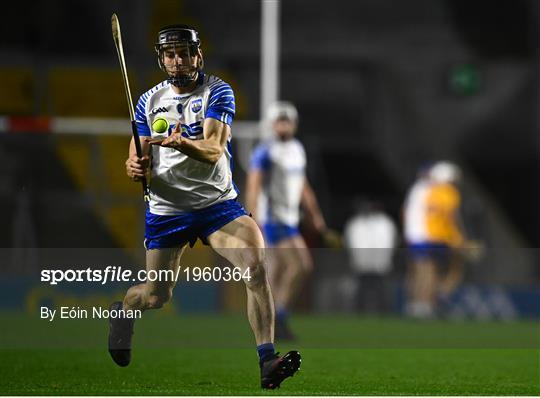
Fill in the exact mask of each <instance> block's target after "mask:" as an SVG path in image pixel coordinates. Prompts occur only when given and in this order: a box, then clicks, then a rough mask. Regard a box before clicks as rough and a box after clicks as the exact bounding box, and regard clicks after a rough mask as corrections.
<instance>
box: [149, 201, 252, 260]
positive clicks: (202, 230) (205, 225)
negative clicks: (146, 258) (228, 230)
mask: <svg viewBox="0 0 540 398" xmlns="http://www.w3.org/2000/svg"><path fill="white" fill-rule="evenodd" d="M244 215H246V211H245V210H244V208H243V207H242V205H241V204H240V203H238V202H237V201H236V199H231V200H226V201H224V202H221V203H218V204H215V205H212V206H209V207H206V208H204V209H200V210H194V211H191V212H187V213H182V214H178V215H174V216H159V215H157V214H152V213H150V211H149V210H147V211H146V225H145V231H144V238H145V239H144V247H146V249H147V250H150V249H164V248H169V247H179V246H184V245H185V244H186V243H189V244H190V246H191V247H193V245H194V244H195V242H196V241H197V238H199V239H200V240H201V241H202V242H203V243H204V244H205V245H207V244H208V241H207V238H208V236H209V235H211V234H212V233H214V232H216V231H217V230H218V229H220V228H221V227H223V226H225V225H227V224H228V223H230V222H231V221H233V220H234V219H236V218H238V217H241V216H244Z"/></svg>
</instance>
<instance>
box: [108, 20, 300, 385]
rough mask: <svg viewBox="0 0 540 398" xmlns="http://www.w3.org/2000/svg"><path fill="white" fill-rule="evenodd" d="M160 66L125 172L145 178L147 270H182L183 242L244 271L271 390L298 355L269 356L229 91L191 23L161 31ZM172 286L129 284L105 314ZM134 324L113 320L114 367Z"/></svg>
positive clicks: (258, 257)
mask: <svg viewBox="0 0 540 398" xmlns="http://www.w3.org/2000/svg"><path fill="white" fill-rule="evenodd" d="M156 51H157V53H158V62H159V65H160V67H161V69H162V70H163V71H164V72H166V73H167V75H168V79H167V80H166V81H164V82H162V83H160V84H158V85H156V86H155V87H153V88H152V89H150V90H148V91H147V92H146V93H144V94H143V95H142V96H141V97H140V99H139V101H138V103H137V107H136V124H137V128H138V132H139V135H140V137H141V147H142V150H143V154H144V156H143V157H141V158H139V157H138V156H137V154H136V150H135V144H134V141H133V139H132V142H131V145H130V149H129V158H128V160H127V161H126V172H127V175H128V176H129V177H130V178H131V179H132V180H134V181H139V180H140V179H141V178H142V177H143V176H147V177H149V178H148V180H149V190H150V202H149V206H148V208H147V211H146V223H145V247H146V249H147V250H146V267H147V270H161V269H170V270H173V271H174V272H175V271H176V270H177V269H178V267H179V266H180V265H179V262H180V258H181V256H182V252H183V250H184V248H185V247H186V245H187V244H190V245H193V244H194V243H195V241H196V240H197V239H201V240H202V242H203V243H205V244H208V245H210V246H211V247H212V248H213V249H214V250H215V251H216V252H217V253H219V254H220V255H221V256H223V257H225V258H226V259H227V260H229V261H230V262H231V263H232V264H233V265H234V266H235V267H238V268H240V269H241V271H242V274H243V275H248V276H247V277H246V278H244V282H245V283H246V288H247V289H246V290H247V297H248V299H247V302H248V309H247V312H248V318H249V321H250V325H251V327H252V329H253V333H254V335H255V340H256V342H257V352H258V354H259V364H260V367H261V386H262V387H263V388H276V387H279V385H280V383H281V382H282V381H283V380H284V379H285V378H287V377H289V376H291V375H292V374H294V373H295V372H296V371H297V370H298V368H299V366H300V354H299V353H298V352H296V351H291V352H289V353H287V354H286V355H284V356H283V357H279V356H277V355H276V353H275V350H274V344H273V340H274V336H273V322H274V307H273V302H272V294H271V291H270V286H269V283H268V279H267V276H266V271H265V267H264V240H263V237H262V234H261V232H260V230H259V228H258V226H257V224H256V223H255V221H254V220H253V219H252V218H250V217H249V216H247V215H246V212H245V211H244V208H243V207H242V206H241V205H240V204H239V203H238V202H237V196H238V192H237V190H236V188H235V185H234V183H233V181H232V172H231V148H230V140H231V124H232V121H233V118H234V114H235V102H234V93H233V90H232V89H231V87H230V86H229V85H228V84H227V83H226V82H224V81H223V80H221V79H219V78H217V77H215V76H211V75H206V74H204V73H203V54H202V51H201V48H200V41H199V37H198V33H197V32H196V31H195V30H194V29H193V28H192V27H189V26H187V25H173V26H167V27H165V28H163V29H161V30H160V31H159V34H158V42H157V44H156ZM175 282H176V281H170V280H164V281H155V282H150V281H147V282H146V283H142V284H139V285H136V286H133V287H131V288H130V289H129V290H128V292H127V294H126V296H125V298H124V301H123V302H116V303H113V305H112V306H111V309H117V310H118V309H125V310H135V309H139V310H147V309H156V308H161V307H162V306H163V305H164V304H165V303H167V302H168V301H169V300H170V299H171V296H172V290H173V288H174V286H175ZM133 326H134V325H133V319H127V318H117V319H111V320H110V332H109V352H110V354H111V356H112V358H113V360H114V361H115V362H116V363H117V364H118V365H120V366H127V365H128V364H129V362H130V360H131V335H132V333H133Z"/></svg>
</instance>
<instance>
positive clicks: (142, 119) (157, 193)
mask: <svg viewBox="0 0 540 398" xmlns="http://www.w3.org/2000/svg"><path fill="white" fill-rule="evenodd" d="M234 112H235V104H234V93H233V91H232V89H231V87H230V86H229V85H228V84H227V83H225V82H224V81H223V80H221V79H219V78H217V77H215V76H210V75H204V74H202V73H201V74H200V76H199V78H198V85H197V87H196V88H195V90H193V91H192V92H191V93H188V94H177V93H175V92H174V90H173V89H172V87H171V85H170V84H169V83H167V81H164V82H162V83H160V84H158V85H157V86H155V87H153V88H152V89H150V90H148V91H147V92H146V93H145V94H143V95H142V96H141V97H140V99H139V102H138V103H137V109H136V115H135V120H136V123H137V128H138V131H139V135H140V136H151V137H152V138H166V137H167V136H169V135H170V134H171V131H172V130H173V129H174V127H175V126H176V124H177V123H181V126H182V135H183V136H184V137H187V138H189V139H192V140H200V139H202V138H203V123H204V119H205V118H207V117H211V118H214V119H217V120H219V121H221V122H223V123H227V124H229V125H230V124H231V123H232V120H233V117H234ZM156 118H165V119H166V120H167V121H168V123H169V126H170V127H169V129H168V131H165V132H162V133H158V132H156V131H153V130H152V124H153V122H154V120H155V119H156ZM230 140H231V137H228V142H227V147H226V148H225V151H224V153H223V155H222V156H221V158H220V159H219V160H218V161H217V163H215V164H208V163H204V162H201V161H198V160H195V159H193V158H191V157H189V156H187V155H185V154H183V153H182V152H180V151H178V150H176V149H172V148H162V147H160V146H153V148H152V178H151V180H150V212H151V213H153V214H157V215H175V214H179V213H184V212H189V211H193V210H197V209H202V208H205V207H208V206H211V205H214V204H217V203H219V202H222V201H225V200H229V199H234V198H236V196H237V192H236V188H235V186H234V183H233V181H232V172H231V166H230V165H231V160H232V159H231V148H230Z"/></svg>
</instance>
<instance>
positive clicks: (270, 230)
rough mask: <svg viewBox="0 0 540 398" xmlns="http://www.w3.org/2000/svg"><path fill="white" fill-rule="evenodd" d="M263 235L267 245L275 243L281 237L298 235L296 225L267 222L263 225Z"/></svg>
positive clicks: (281, 238)
mask: <svg viewBox="0 0 540 398" xmlns="http://www.w3.org/2000/svg"><path fill="white" fill-rule="evenodd" d="M263 232H264V237H265V238H266V242H267V243H268V244H269V245H276V244H277V243H279V242H280V241H282V240H283V239H287V238H292V237H293V236H298V235H300V230H299V229H298V227H297V226H292V225H287V224H281V223H273V222H268V223H265V224H264V225H263Z"/></svg>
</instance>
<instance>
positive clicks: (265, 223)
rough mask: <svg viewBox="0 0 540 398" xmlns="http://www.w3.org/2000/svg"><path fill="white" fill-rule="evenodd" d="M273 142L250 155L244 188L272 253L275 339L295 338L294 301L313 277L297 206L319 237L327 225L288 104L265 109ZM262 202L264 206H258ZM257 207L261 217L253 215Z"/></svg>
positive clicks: (265, 143) (270, 273)
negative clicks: (290, 320)
mask: <svg viewBox="0 0 540 398" xmlns="http://www.w3.org/2000/svg"><path fill="white" fill-rule="evenodd" d="M267 119H268V122H269V123H270V124H271V126H272V130H273V133H274V134H273V137H272V138H271V139H270V140H268V141H266V142H263V143H261V144H260V145H259V146H258V147H257V148H256V149H255V151H254V152H253V155H252V159H251V169H250V172H249V174H248V179H247V188H246V205H247V208H248V209H249V210H250V211H251V212H252V214H253V216H254V218H255V219H256V220H258V221H259V222H260V223H261V225H262V229H263V231H264V235H265V239H266V242H267V244H268V245H269V246H272V247H274V248H276V249H277V250H274V251H273V253H272V254H273V256H272V261H271V264H270V267H269V276H270V284H271V286H272V292H273V294H274V300H275V305H276V338H278V339H283V340H291V339H293V338H294V335H293V333H292V332H291V330H290V328H289V324H288V318H289V308H290V305H291V302H292V300H293V299H294V295H295V294H297V293H298V291H299V290H300V287H301V284H302V282H303V280H304V279H305V278H306V276H307V275H308V274H309V273H310V272H311V269H312V267H313V266H312V259H311V256H310V254H309V252H308V249H307V246H306V243H305V242H304V239H303V238H302V235H300V231H299V229H298V224H299V222H300V206H301V205H302V207H303V208H304V210H305V212H306V214H307V215H308V216H309V217H310V218H311V221H312V224H313V226H314V227H315V229H316V230H317V231H318V232H319V233H321V234H322V233H324V232H325V230H326V223H325V221H324V217H323V215H322V213H321V211H320V209H319V205H318V203H317V199H316V197H315V194H314V192H313V189H312V188H311V185H310V184H309V182H308V180H307V178H306V173H305V168H306V154H305V151H304V147H303V146H302V144H301V143H300V141H298V140H297V139H296V138H295V137H294V136H295V134H296V129H297V124H298V112H297V110H296V108H295V106H294V105H293V104H291V103H290V102H284V101H283V102H276V103H274V104H272V105H271V106H270V107H269V109H268V115H267ZM260 199H263V200H262V203H264V206H260V203H261V201H260ZM261 207H266V209H265V210H264V209H261V210H262V211H260V214H259V213H258V212H257V210H259V209H260V208H261Z"/></svg>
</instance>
